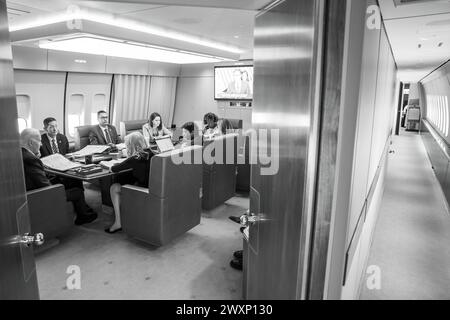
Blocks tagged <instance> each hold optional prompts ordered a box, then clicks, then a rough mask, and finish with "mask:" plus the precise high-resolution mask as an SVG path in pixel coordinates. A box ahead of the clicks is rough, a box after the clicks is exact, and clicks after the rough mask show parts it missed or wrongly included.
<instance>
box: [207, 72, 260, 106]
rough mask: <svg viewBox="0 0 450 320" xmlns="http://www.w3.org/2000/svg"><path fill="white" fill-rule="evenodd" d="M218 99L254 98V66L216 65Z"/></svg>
mask: <svg viewBox="0 0 450 320" xmlns="http://www.w3.org/2000/svg"><path fill="white" fill-rule="evenodd" d="M214 74H215V77H214V79H215V84H214V87H215V89H214V90H215V94H214V99H216V100H240V101H247V100H253V66H227V67H215V68H214Z"/></svg>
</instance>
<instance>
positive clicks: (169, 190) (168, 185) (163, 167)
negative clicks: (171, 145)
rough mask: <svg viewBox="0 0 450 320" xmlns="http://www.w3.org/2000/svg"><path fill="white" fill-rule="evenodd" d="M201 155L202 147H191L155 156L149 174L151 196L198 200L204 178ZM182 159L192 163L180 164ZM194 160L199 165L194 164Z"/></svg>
mask: <svg viewBox="0 0 450 320" xmlns="http://www.w3.org/2000/svg"><path fill="white" fill-rule="evenodd" d="M201 153H202V148H201V147H200V146H191V147H186V148H182V149H176V150H173V151H172V152H166V153H163V154H159V155H156V156H153V157H152V159H151V164H150V173H149V192H150V194H151V195H153V196H155V197H157V198H161V199H163V198H172V199H180V198H183V199H184V196H187V197H193V196H197V198H198V195H199V191H200V190H199V189H200V187H201V176H202V174H201V172H202V162H201V159H202V156H201ZM181 159H186V160H190V161H189V163H179V162H181ZM194 160H197V162H199V163H194V162H195V161H194ZM186 162H187V161H186ZM181 177H182V179H181ZM176 201H177V200H175V202H176Z"/></svg>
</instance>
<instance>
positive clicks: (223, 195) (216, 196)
mask: <svg viewBox="0 0 450 320" xmlns="http://www.w3.org/2000/svg"><path fill="white" fill-rule="evenodd" d="M237 139H238V135H237V134H227V135H224V136H220V137H217V138H215V139H214V140H212V141H205V142H204V145H203V149H204V154H206V155H208V154H210V152H209V151H208V150H214V151H213V154H212V156H213V157H214V158H215V161H214V163H212V164H211V163H208V161H207V159H206V158H204V161H205V163H204V164H203V188H202V190H203V199H202V208H203V209H205V210H211V209H214V208H216V207H218V206H220V205H221V204H223V203H224V202H225V201H227V200H229V199H231V198H232V197H234V196H235V191H236V164H237ZM205 149H206V150H205ZM230 151H232V154H229V153H228V152H230Z"/></svg>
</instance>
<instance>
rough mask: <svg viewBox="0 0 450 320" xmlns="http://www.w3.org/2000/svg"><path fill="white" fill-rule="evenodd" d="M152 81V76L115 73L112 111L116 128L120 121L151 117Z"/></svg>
mask: <svg viewBox="0 0 450 320" xmlns="http://www.w3.org/2000/svg"><path fill="white" fill-rule="evenodd" d="M151 82H152V81H151V77H150V76H138V75H122V74H116V75H114V86H113V90H114V91H113V95H112V101H113V102H112V110H111V113H112V115H113V118H112V119H113V125H114V126H116V128H118V127H119V123H120V121H129V120H144V119H148V118H149V116H150V91H151V90H150V87H151Z"/></svg>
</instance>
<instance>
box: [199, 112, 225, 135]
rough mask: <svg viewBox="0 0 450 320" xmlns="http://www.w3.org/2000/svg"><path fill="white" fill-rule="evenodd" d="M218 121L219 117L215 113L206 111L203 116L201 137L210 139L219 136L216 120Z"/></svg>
mask: <svg viewBox="0 0 450 320" xmlns="http://www.w3.org/2000/svg"><path fill="white" fill-rule="evenodd" d="M218 121H219V117H217V115H216V114H214V113H212V112H210V113H207V114H206V115H205V116H204V118H203V124H204V125H205V127H204V128H203V139H204V140H211V139H213V138H215V137H217V136H220V135H221V134H222V133H221V131H220V128H219V126H218V125H217V122H218Z"/></svg>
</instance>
